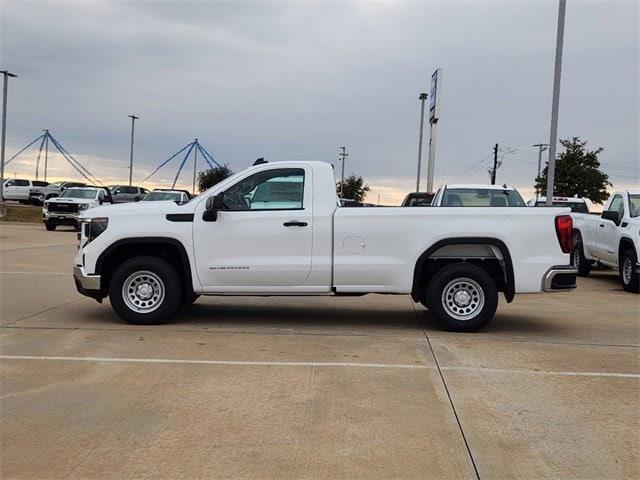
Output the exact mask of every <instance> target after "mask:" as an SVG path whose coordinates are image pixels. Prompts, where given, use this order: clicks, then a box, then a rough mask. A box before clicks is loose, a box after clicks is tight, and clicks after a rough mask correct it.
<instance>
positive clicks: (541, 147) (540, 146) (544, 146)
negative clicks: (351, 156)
mask: <svg viewBox="0 0 640 480" xmlns="http://www.w3.org/2000/svg"><path fill="white" fill-rule="evenodd" d="M548 146H549V144H547V143H536V144H535V145H534V147H538V175H537V176H536V178H539V177H540V169H541V168H542V152H544V151H545V150H546V149H547V147H548ZM547 171H548V170H547ZM536 183H537V182H536ZM539 196H540V190H539V189H538V187H536V203H537V202H538V197H539Z"/></svg>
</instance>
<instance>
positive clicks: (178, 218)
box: [167, 213, 193, 222]
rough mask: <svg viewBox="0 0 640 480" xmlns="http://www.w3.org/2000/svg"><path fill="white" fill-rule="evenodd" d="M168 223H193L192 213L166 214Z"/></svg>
mask: <svg viewBox="0 0 640 480" xmlns="http://www.w3.org/2000/svg"><path fill="white" fill-rule="evenodd" d="M167 220H169V221H170V222H193V213H167Z"/></svg>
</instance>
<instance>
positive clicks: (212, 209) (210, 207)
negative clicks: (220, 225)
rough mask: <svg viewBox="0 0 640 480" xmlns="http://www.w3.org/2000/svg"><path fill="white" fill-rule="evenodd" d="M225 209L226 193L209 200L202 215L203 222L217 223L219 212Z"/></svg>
mask: <svg viewBox="0 0 640 480" xmlns="http://www.w3.org/2000/svg"><path fill="white" fill-rule="evenodd" d="M223 209H224V193H219V194H218V195H215V196H213V197H209V198H207V203H206V206H205V211H204V213H203V214H202V220H204V221H205V222H215V221H216V220H218V211H219V210H223Z"/></svg>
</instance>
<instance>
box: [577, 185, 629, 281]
mask: <svg viewBox="0 0 640 480" xmlns="http://www.w3.org/2000/svg"><path fill="white" fill-rule="evenodd" d="M571 216H572V217H573V223H574V247H573V253H572V255H571V260H572V264H573V266H574V267H575V268H576V269H577V270H578V275H580V276H583V277H586V276H588V275H589V272H590V271H591V267H592V265H593V264H597V265H600V266H605V267H609V268H613V269H616V270H618V272H619V273H620V280H621V281H622V286H623V287H624V289H625V290H626V291H628V292H635V293H638V292H639V291H640V263H638V252H640V192H614V193H613V195H611V197H610V198H609V200H608V201H607V203H606V204H605V206H604V210H603V211H602V213H601V214H600V215H598V214H595V215H590V214H588V213H572V214H571Z"/></svg>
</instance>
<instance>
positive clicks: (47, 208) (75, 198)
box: [42, 187, 113, 232]
mask: <svg viewBox="0 0 640 480" xmlns="http://www.w3.org/2000/svg"><path fill="white" fill-rule="evenodd" d="M112 203H113V200H112V199H111V193H110V192H109V189H108V188H106V187H70V188H66V189H65V190H64V191H63V192H62V194H61V195H60V196H59V197H52V198H49V200H46V201H45V202H44V205H43V206H42V223H44V227H45V228H46V229H47V230H48V231H50V232H51V231H53V230H55V229H56V227H57V226H58V225H72V226H73V227H75V229H76V230H78V231H80V214H81V213H82V212H86V211H87V210H90V209H92V208H96V207H99V206H100V205H110V204H112Z"/></svg>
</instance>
